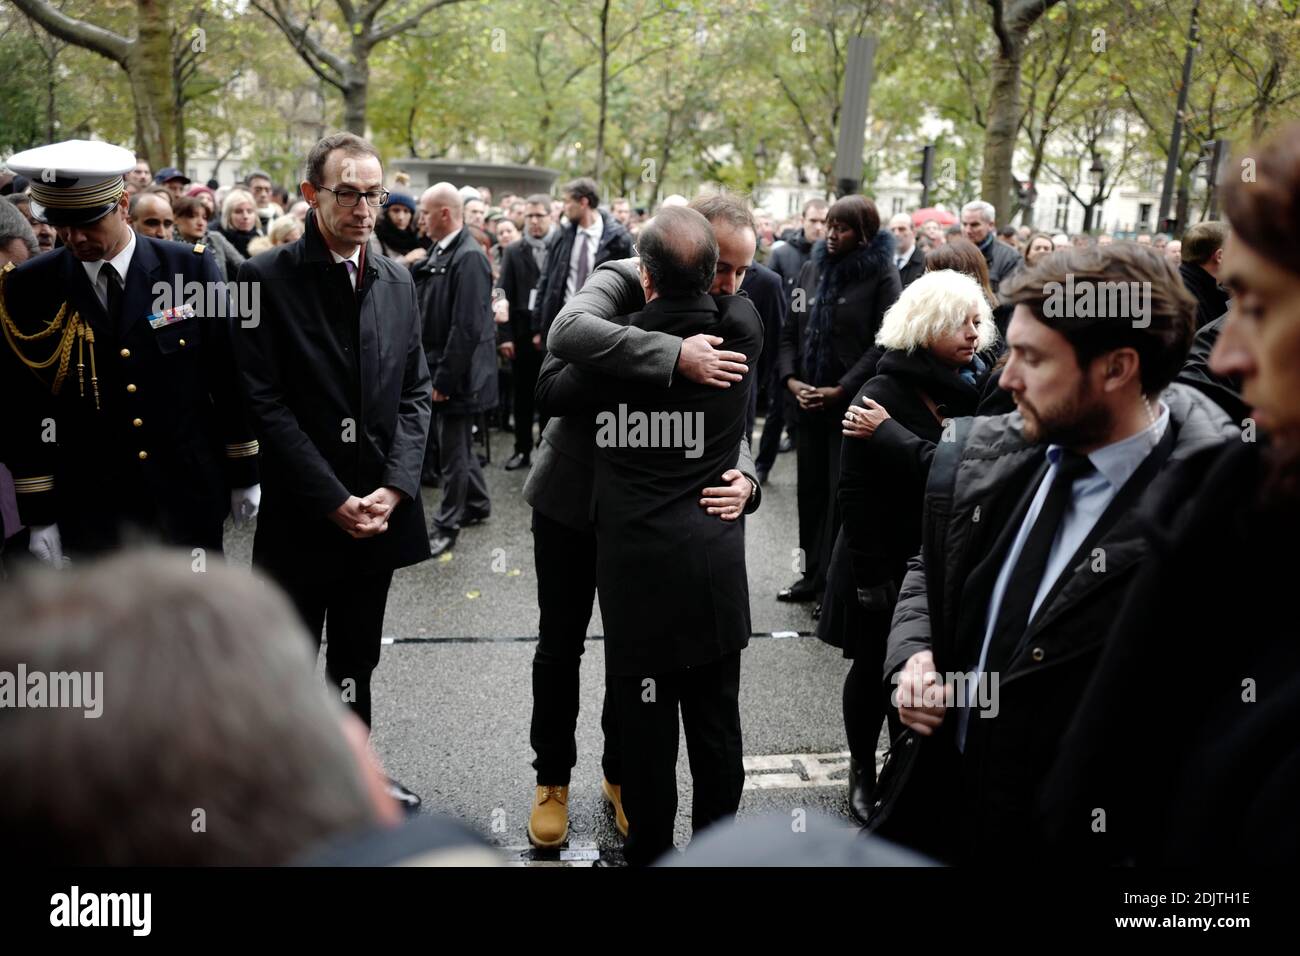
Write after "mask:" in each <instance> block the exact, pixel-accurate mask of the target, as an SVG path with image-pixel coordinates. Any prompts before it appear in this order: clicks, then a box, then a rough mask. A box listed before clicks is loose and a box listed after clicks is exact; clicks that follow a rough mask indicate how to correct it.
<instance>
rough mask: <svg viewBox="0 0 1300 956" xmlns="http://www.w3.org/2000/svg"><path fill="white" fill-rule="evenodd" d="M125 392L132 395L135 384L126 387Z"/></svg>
mask: <svg viewBox="0 0 1300 956" xmlns="http://www.w3.org/2000/svg"><path fill="white" fill-rule="evenodd" d="M126 390H127V391H128V392H132V393H134V392H135V384H134V383H132V384H131V385H128V386H127V387H126Z"/></svg>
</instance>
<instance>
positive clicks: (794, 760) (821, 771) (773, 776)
mask: <svg viewBox="0 0 1300 956" xmlns="http://www.w3.org/2000/svg"><path fill="white" fill-rule="evenodd" d="M744 765H745V789H746V790H798V789H801V788H804V787H842V786H845V785H847V783H848V777H849V752H848V751H847V750H842V751H838V752H836V753H829V754H758V755H754V756H749V757H746V758H744Z"/></svg>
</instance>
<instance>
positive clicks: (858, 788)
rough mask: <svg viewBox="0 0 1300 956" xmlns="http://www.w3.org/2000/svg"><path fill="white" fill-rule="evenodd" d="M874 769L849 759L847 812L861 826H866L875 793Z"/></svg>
mask: <svg viewBox="0 0 1300 956" xmlns="http://www.w3.org/2000/svg"><path fill="white" fill-rule="evenodd" d="M875 770H876V768H875V767H874V766H873V767H870V768H868V767H864V766H863V765H862V764H861V763H859V762H858V761H856V760H854V759H853V758H852V757H850V758H849V812H850V813H852V814H853V818H854V819H855V820H857V821H858V822H859V823H861V824H864V825H865V824H866V822H867V815H868V814H869V813H871V800H872V798H873V797H874V796H875V792H876V773H875Z"/></svg>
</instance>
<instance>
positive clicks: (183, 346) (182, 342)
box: [181, 339, 185, 348]
mask: <svg viewBox="0 0 1300 956" xmlns="http://www.w3.org/2000/svg"><path fill="white" fill-rule="evenodd" d="M181 348H185V340H184V339H181Z"/></svg>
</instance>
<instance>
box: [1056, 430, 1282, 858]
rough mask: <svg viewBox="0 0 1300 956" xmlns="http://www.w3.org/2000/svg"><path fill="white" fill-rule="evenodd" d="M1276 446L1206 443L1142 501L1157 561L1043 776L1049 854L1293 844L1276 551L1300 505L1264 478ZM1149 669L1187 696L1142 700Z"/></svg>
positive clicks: (1207, 852)
mask: <svg viewBox="0 0 1300 956" xmlns="http://www.w3.org/2000/svg"><path fill="white" fill-rule="evenodd" d="M1270 454H1271V453H1270V452H1269V450H1268V448H1267V446H1265V445H1263V444H1262V443H1260V442H1240V441H1235V442H1229V443H1228V445H1227V446H1226V447H1224V448H1220V449H1213V450H1211V451H1209V452H1207V453H1205V454H1204V455H1202V456H1201V459H1202V460H1200V461H1193V462H1189V463H1188V464H1187V466H1185V467H1184V468H1183V469H1181V470H1180V472H1179V473H1177V474H1176V475H1175V477H1176V478H1177V479H1178V480H1176V481H1174V482H1171V483H1170V484H1169V485H1168V487H1167V488H1166V489H1165V493H1164V494H1163V495H1161V496H1160V497H1159V498H1158V499H1157V500H1155V501H1153V502H1152V503H1151V504H1150V507H1148V508H1146V509H1144V511H1143V512H1142V514H1141V517H1142V519H1143V521H1142V532H1143V534H1144V536H1145V538H1146V539H1147V540H1148V541H1149V542H1150V545H1151V548H1152V559H1151V560H1150V561H1148V562H1146V563H1145V565H1144V567H1143V569H1142V572H1141V574H1140V575H1139V577H1138V578H1137V580H1136V581H1135V582H1134V584H1133V589H1132V591H1131V592H1130V597H1129V600H1128V601H1127V603H1125V604H1124V605H1123V607H1121V608H1118V609H1117V619H1116V622H1115V627H1114V629H1113V631H1112V633H1111V636H1110V638H1109V640H1108V641H1107V642H1106V648H1105V651H1104V653H1103V654H1102V657H1101V660H1100V662H1099V663H1098V665H1097V669H1096V673H1095V675H1094V676H1093V679H1092V681H1091V683H1090V684H1089V685H1088V688H1087V690H1086V692H1085V693H1084V695H1083V699H1082V701H1081V702H1080V704H1079V708H1078V711H1077V712H1076V714H1075V717H1074V721H1073V722H1072V724H1071V726H1070V729H1069V731H1068V733H1067V734H1066V735H1065V737H1064V739H1063V741H1062V743H1061V747H1060V749H1059V751H1058V754H1059V755H1058V757H1057V760H1056V765H1055V767H1054V768H1053V770H1052V772H1051V774H1050V775H1049V776H1048V778H1047V781H1046V782H1045V783H1044V786H1043V790H1042V804H1041V809H1042V815H1043V820H1044V822H1045V827H1046V831H1047V833H1048V834H1049V836H1050V838H1051V843H1052V849H1053V853H1054V854H1055V855H1056V860H1057V861H1059V862H1063V863H1069V862H1073V861H1074V860H1077V859H1083V860H1085V861H1086V862H1089V863H1115V862H1125V861H1127V862H1132V863H1135V864H1136V865H1138V866H1148V867H1149V866H1197V865H1210V866H1216V867H1226V866H1234V867H1239V868H1240V867H1243V866H1285V867H1294V865H1295V861H1296V859H1297V858H1300V816H1297V814H1296V807H1297V806H1300V737H1297V734H1296V727H1297V726H1300V642H1297V641H1296V639H1295V609H1294V601H1293V598H1292V594H1293V593H1294V590H1295V564H1294V561H1286V560H1282V561H1279V560H1273V558H1274V557H1275V556H1278V555H1287V554H1291V553H1292V552H1293V551H1294V548H1295V542H1296V540H1297V537H1300V513H1297V510H1296V499H1295V491H1294V487H1295V486H1294V484H1293V485H1292V486H1291V488H1290V489H1289V490H1282V489H1281V488H1277V487H1273V488H1269V487H1268V484H1269V473H1270V461H1269V459H1270ZM1255 556H1260V557H1261V559H1260V560H1251V559H1252V557H1255ZM1206 568H1213V569H1214V574H1213V578H1212V579H1207V577H1206V575H1205V570H1206ZM1153 674H1154V675H1158V677H1157V679H1156V680H1157V682H1158V683H1159V685H1160V686H1161V687H1163V688H1168V689H1169V692H1170V693H1174V694H1177V695H1180V696H1182V695H1186V700H1185V701H1183V702H1182V703H1179V702H1177V701H1175V702H1174V703H1173V705H1172V707H1169V706H1163V705H1159V703H1158V701H1157V708H1156V710H1154V711H1152V710H1151V709H1150V708H1144V707H1142V706H1141V705H1140V703H1139V702H1140V701H1143V700H1147V701H1151V700H1152V699H1153V696H1156V695H1155V694H1154V691H1153V687H1152V675H1153ZM1162 715H1163V716H1162ZM1150 718H1153V719H1154V723H1152V722H1151V720H1150ZM1098 807H1100V808H1104V809H1105V812H1106V819H1105V822H1106V827H1105V830H1104V831H1098V830H1096V829H1095V828H1094V826H1093V821H1094V819H1095V816H1096V814H1095V810H1096V808H1098Z"/></svg>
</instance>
